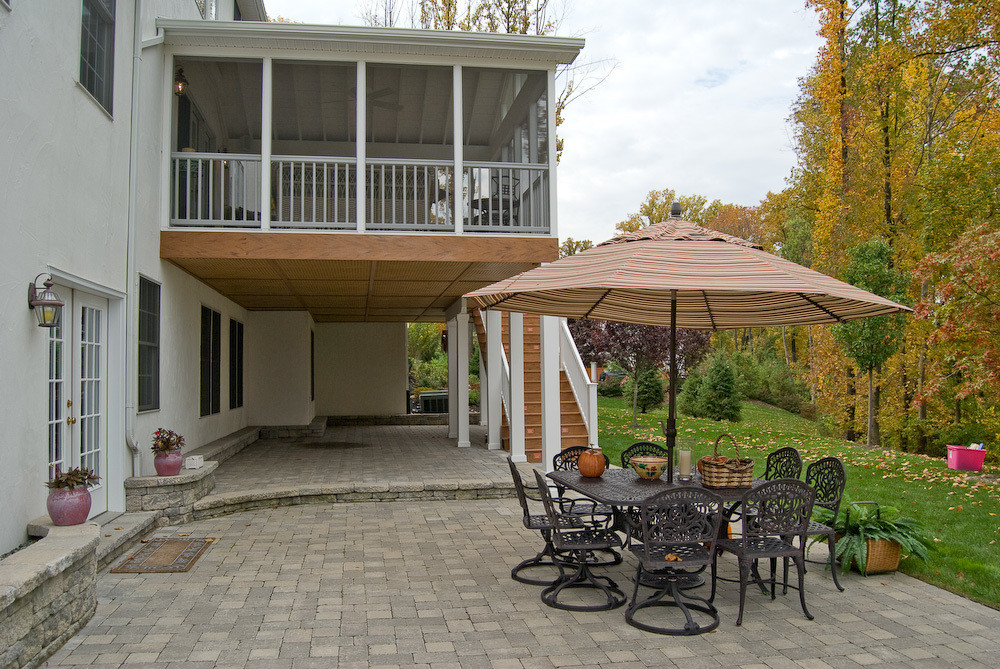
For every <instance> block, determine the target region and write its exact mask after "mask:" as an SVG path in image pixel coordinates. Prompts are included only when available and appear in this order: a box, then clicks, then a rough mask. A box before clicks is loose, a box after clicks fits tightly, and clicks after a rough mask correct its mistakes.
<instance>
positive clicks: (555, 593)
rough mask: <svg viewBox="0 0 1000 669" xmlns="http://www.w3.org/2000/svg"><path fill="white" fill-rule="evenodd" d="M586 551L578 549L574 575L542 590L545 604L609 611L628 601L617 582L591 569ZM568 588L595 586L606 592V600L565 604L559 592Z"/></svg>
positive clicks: (569, 608)
mask: <svg viewBox="0 0 1000 669" xmlns="http://www.w3.org/2000/svg"><path fill="white" fill-rule="evenodd" d="M586 553H587V552H586V551H583V550H580V551H576V563H577V570H576V572H575V573H574V574H573V575H571V576H568V577H565V578H561V579H559V580H558V581H557V582H555V583H553V584H552V585H550V586H548V587H546V588H545V589H544V590H542V595H541V598H542V601H543V602H545V604H547V605H549V606H551V607H553V608H556V609H563V610H566V611H609V610H611V609H616V608H618V607H619V606H621V605H622V604H624V603H625V602H626V599H627V598H626V597H625V593H623V592H622V591H621V590H620V589H619V588H618V584H617V583H615V582H614V581H612V580H611V579H610V578H608V577H607V576H597V575H595V574H594V573H593V572H591V571H590V564H588V563H587V555H586ZM567 588H595V589H597V590H600V591H601V592H603V593H604V596H605V598H606V601H605V603H603V604H565V603H562V602H560V601H559V594H560V593H561V592H562V591H563V590H566V589H567Z"/></svg>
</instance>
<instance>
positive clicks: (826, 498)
mask: <svg viewBox="0 0 1000 669" xmlns="http://www.w3.org/2000/svg"><path fill="white" fill-rule="evenodd" d="M806 485H809V486H812V488H813V490H815V491H816V501H815V506H819V507H823V508H824V509H827V510H829V511H830V513H832V514H833V516H832V520H831V521H830V522H831V524H832V523H835V522H836V519H837V514H838V513H840V502H841V500H842V499H843V498H844V488H845V487H846V486H847V470H846V469H845V468H844V463H843V462H841V461H840V458H836V457H834V456H832V455H831V456H828V457H825V458H823V459H821V460H817V461H816V462H814V463H812V464H811V465H809V466H808V467H806ZM824 536H825V537H826V543H827V546H829V548H830V557H829V559H828V560H809V559H807V560H806V562H812V563H814V564H824V563H826V564H827V565H829V567H830V572H831V573H832V574H833V584H834V585H835V586H837V590H840V591H841V592H843V591H844V587H843V586H842V585H840V581H839V580H838V579H837V566H836V565H835V564H834V557H835V553H836V549H835V547H836V542H837V539H836V532H835V531H834V529H833V528H832V527H831V526H830V525H826V524H824V523H820V522H818V521H815V520H810V521H809V527H808V528H807V529H806V537H807V538H808V537H824ZM785 568H786V572H785V581H786V583H787V581H788V572H787V563H786V567H785Z"/></svg>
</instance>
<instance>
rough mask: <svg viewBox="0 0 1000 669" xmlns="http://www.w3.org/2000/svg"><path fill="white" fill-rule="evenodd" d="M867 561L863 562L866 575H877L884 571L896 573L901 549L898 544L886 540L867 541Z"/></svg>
mask: <svg viewBox="0 0 1000 669" xmlns="http://www.w3.org/2000/svg"><path fill="white" fill-rule="evenodd" d="M867 543H868V560H867V561H866V562H865V573H866V574H878V573H879V572H884V571H896V569H898V568H899V558H900V557H901V555H902V552H903V547H902V546H900V545H899V542H896V541H889V540H888V539H868V541H867Z"/></svg>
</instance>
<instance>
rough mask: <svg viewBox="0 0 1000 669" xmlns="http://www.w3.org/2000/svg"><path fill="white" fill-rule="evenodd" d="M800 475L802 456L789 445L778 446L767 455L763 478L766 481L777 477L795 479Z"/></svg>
mask: <svg viewBox="0 0 1000 669" xmlns="http://www.w3.org/2000/svg"><path fill="white" fill-rule="evenodd" d="M801 475H802V456H801V455H799V452H798V451H797V450H795V448H793V447H791V446H785V447H784V448H779V449H778V450H776V451H772V452H771V453H768V455H767V468H766V469H765V470H764V478H765V479H767V480H768V481H775V480H777V479H797V478H799V477H800V476H801Z"/></svg>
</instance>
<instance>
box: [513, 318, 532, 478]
mask: <svg viewBox="0 0 1000 669" xmlns="http://www.w3.org/2000/svg"><path fill="white" fill-rule="evenodd" d="M510 457H511V459H512V460H513V461H514V462H527V461H528V458H527V457H526V456H525V454H524V314H519V313H514V312H511V314H510Z"/></svg>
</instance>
